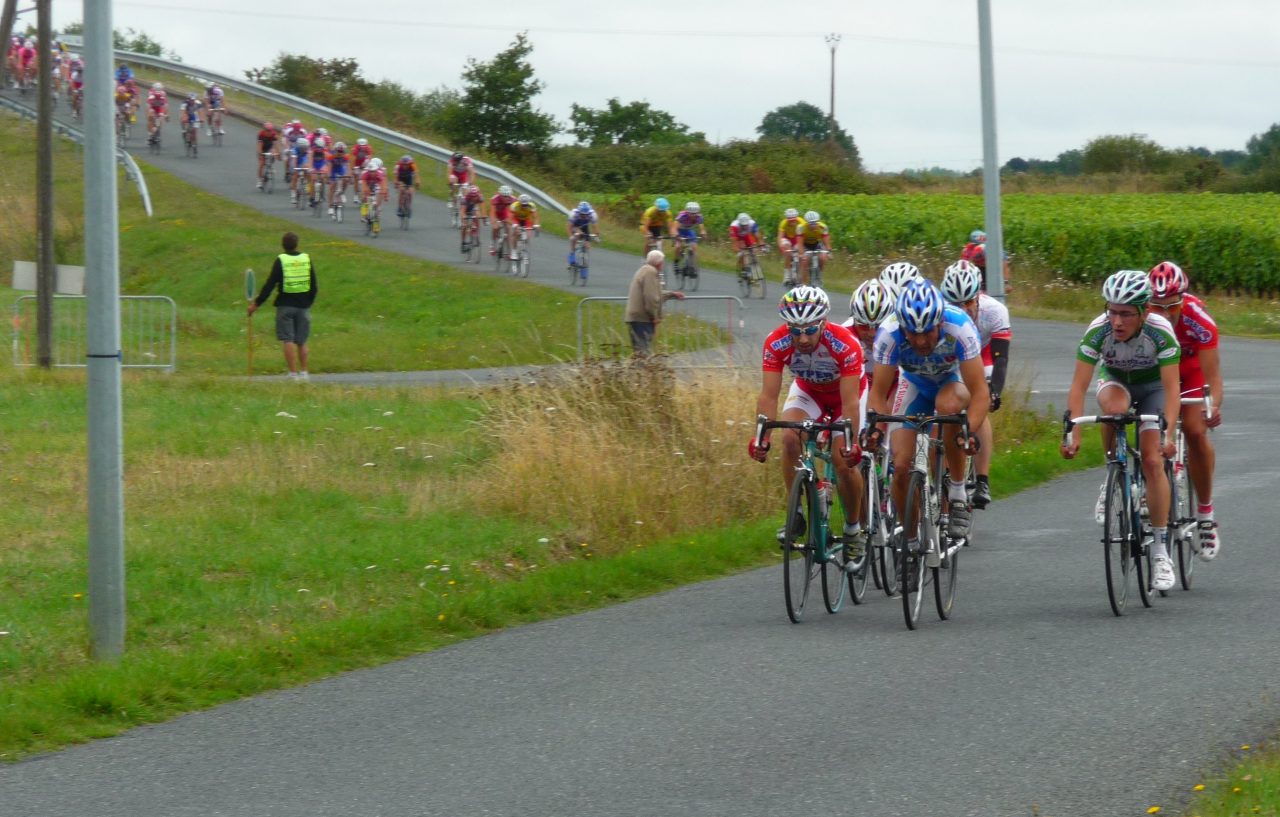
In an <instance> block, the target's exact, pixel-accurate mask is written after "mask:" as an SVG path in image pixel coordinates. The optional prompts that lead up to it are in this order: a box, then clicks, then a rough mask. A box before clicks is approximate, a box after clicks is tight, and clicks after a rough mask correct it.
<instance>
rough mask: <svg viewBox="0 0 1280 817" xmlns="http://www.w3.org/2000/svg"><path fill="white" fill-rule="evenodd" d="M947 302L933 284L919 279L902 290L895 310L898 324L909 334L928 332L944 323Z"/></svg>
mask: <svg viewBox="0 0 1280 817" xmlns="http://www.w3.org/2000/svg"><path fill="white" fill-rule="evenodd" d="M945 306H946V302H945V301H943V299H942V293H941V292H939V291H938V288H937V287H936V286H934V285H933V282H931V281H928V280H925V279H923V278H917V279H916V280H914V281H911V282H909V283H908V284H907V285H906V286H905V287H903V288H902V294H901V295H899V296H898V306H897V309H896V310H894V311H895V313H896V314H897V316H898V324H899V325H900V326H901V327H902V328H903V329H905V330H907V331H908V332H912V333H920V332H928V331H929V330H931V329H933V328H934V327H935V326H937V325H938V324H940V323H942V310H943V308H944V307H945Z"/></svg>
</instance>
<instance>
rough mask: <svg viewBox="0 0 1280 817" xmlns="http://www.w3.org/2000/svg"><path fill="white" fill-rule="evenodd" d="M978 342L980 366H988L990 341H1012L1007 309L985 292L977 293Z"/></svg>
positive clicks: (989, 363) (990, 362) (989, 362)
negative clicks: (980, 356)
mask: <svg viewBox="0 0 1280 817" xmlns="http://www.w3.org/2000/svg"><path fill="white" fill-rule="evenodd" d="M974 323H975V324H976V325H977V327H978V340H979V341H980V342H981V343H982V365H983V366H990V365H991V364H992V362H993V361H992V358H991V341H993V340H1013V327H1012V326H1010V325H1009V308H1008V307H1007V306H1005V305H1004V304H1002V303H1000V302H999V301H997V300H996V299H995V298H992V297H991V296H990V295H988V294H987V293H985V292H979V293H978V319H977V320H976V321H974Z"/></svg>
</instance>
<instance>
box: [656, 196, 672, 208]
mask: <svg viewBox="0 0 1280 817" xmlns="http://www.w3.org/2000/svg"><path fill="white" fill-rule="evenodd" d="M653 206H654V207H657V208H658V209H659V210H670V209H671V202H669V201H667V200H666V199H662V198H660V199H658V200H657V201H655V202H654V203H653Z"/></svg>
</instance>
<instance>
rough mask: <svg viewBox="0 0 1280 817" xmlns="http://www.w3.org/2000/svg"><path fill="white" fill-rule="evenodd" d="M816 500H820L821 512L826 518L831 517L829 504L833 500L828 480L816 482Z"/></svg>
mask: <svg viewBox="0 0 1280 817" xmlns="http://www.w3.org/2000/svg"><path fill="white" fill-rule="evenodd" d="M818 498H819V499H821V500H822V512H823V514H825V515H826V516H827V517H828V518H829V517H830V516H831V503H832V502H833V501H834V500H835V496H834V495H833V493H832V488H831V483H830V482H829V481H828V480H825V479H824V480H819V481H818Z"/></svg>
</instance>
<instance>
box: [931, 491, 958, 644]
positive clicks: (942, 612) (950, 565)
mask: <svg viewBox="0 0 1280 817" xmlns="http://www.w3.org/2000/svg"><path fill="white" fill-rule="evenodd" d="M935 490H936V489H935ZM934 531H935V533H934V536H936V537H937V539H936V541H937V543H938V549H939V550H940V551H941V552H940V553H939V562H938V566H937V567H935V568H933V604H934V606H935V607H936V608H937V610H938V618H940V619H942V620H943V621H946V620H947V619H949V618H951V613H952V611H953V610H955V606H956V562H957V561H958V560H959V558H960V550H959V549H958V548H957V549H955V550H954V551H952V552H951V553H950V554H948V553H947V551H948V550H949V549H950V548H951V539H950V537H948V536H947V532H946V530H944V529H941V528H936V527H935V528H934Z"/></svg>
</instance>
